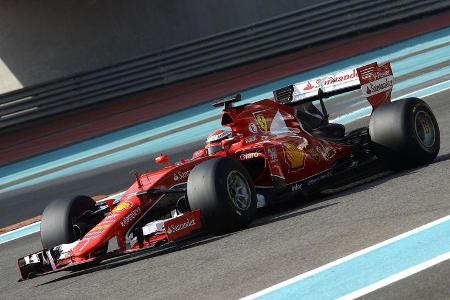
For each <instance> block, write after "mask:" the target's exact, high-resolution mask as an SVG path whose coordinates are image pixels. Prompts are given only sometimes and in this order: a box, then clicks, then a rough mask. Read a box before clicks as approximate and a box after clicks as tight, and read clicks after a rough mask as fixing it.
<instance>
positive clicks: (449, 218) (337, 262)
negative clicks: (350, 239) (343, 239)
mask: <svg viewBox="0 0 450 300" xmlns="http://www.w3.org/2000/svg"><path fill="white" fill-rule="evenodd" d="M447 221H450V215H449V216H445V217H443V218H440V219H438V220H436V221H433V222H431V223H428V224H425V225H422V226H420V227H417V228H414V229H412V230H410V231H407V232H405V233H402V234H400V235H397V236H395V237H392V238H390V239H388V240H385V241H383V242H380V243H378V244H375V245H373V246H370V247H368V248H365V249H362V250H359V251H357V252H355V253H352V254H350V255H347V256H344V257H342V258H340V259H338V260H335V261H333V262H330V263H328V264H326V265H323V266H321V267H318V268H316V269H313V270H311V271H308V272H306V273H303V274H300V275H298V276H295V277H293V278H291V279H288V280H286V281H283V282H280V283H278V284H276V285H273V286H271V287H269V288H266V289H264V290H262V291H259V292H257V293H254V294H251V295H249V296H246V297H244V298H241V299H242V300H250V299H256V298H258V297H260V296H263V295H265V294H268V293H270V292H272V291H275V290H278V289H280V288H283V287H286V286H288V285H290V284H292V283H295V282H298V281H300V280H303V279H305V278H307V277H310V276H312V275H315V274H317V273H320V272H322V271H325V270H327V269H330V268H332V267H335V266H337V265H340V264H342V263H344V262H347V261H349V260H351V259H354V258H356V257H359V256H361V255H364V254H366V253H369V252H371V251H373V250H376V249H378V248H381V247H383V246H386V245H388V244H392V243H394V242H396V241H399V240H401V239H404V238H407V237H409V236H411V235H414V234H416V233H418V232H420V231H423V230H426V229H428V228H431V227H433V226H436V225H438V224H441V223H444V222H447Z"/></svg>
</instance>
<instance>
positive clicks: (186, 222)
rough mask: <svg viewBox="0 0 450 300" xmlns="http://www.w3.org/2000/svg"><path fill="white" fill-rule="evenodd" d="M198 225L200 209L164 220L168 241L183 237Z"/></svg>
mask: <svg viewBox="0 0 450 300" xmlns="http://www.w3.org/2000/svg"><path fill="white" fill-rule="evenodd" d="M200 227H201V222H200V210H194V211H193V212H188V213H185V214H183V215H181V216H179V217H176V218H173V219H170V220H167V221H166V222H164V229H165V231H166V234H167V238H168V239H169V240H170V241H174V240H177V239H179V238H181V237H184V236H186V235H188V234H190V233H191V232H192V231H193V230H195V229H200Z"/></svg>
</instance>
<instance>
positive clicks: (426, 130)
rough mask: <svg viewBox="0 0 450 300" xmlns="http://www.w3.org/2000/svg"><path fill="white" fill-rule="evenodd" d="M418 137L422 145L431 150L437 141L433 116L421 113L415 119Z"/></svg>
mask: <svg viewBox="0 0 450 300" xmlns="http://www.w3.org/2000/svg"><path fill="white" fill-rule="evenodd" d="M415 125H416V126H415V127H416V135H417V138H418V140H419V142H420V144H421V145H422V146H423V147H425V148H427V149H428V148H431V147H432V146H433V145H434V142H435V140H436V129H435V128H434V123H433V121H432V119H431V116H430V114H429V113H428V112H426V111H419V112H418V113H417V114H416V118H415Z"/></svg>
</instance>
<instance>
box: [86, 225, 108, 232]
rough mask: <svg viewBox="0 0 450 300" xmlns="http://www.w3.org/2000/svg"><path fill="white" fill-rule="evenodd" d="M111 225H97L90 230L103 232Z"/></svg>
mask: <svg viewBox="0 0 450 300" xmlns="http://www.w3.org/2000/svg"><path fill="white" fill-rule="evenodd" d="M110 226H111V225H109V224H103V225H100V224H99V225H97V226H95V227H94V228H92V229H91V231H103V230H105V229H108V228H109V227H110Z"/></svg>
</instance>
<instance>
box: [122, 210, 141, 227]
mask: <svg viewBox="0 0 450 300" xmlns="http://www.w3.org/2000/svg"><path fill="white" fill-rule="evenodd" d="M140 213H141V208H140V207H136V209H134V210H133V211H131V212H130V213H129V214H128V215H127V216H126V217H125V218H123V220H122V221H120V225H122V227H126V226H127V225H128V224H130V222H131V221H133V220H134V219H136V217H137V216H138V215H139V214H140Z"/></svg>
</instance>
